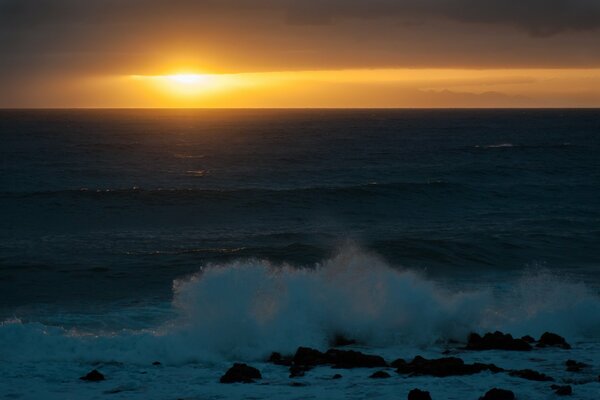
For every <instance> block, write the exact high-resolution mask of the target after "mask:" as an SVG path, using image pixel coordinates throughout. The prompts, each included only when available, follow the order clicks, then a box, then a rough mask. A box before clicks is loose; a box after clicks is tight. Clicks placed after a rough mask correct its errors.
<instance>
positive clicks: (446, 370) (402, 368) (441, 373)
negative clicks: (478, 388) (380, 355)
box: [394, 356, 503, 377]
mask: <svg viewBox="0 0 600 400" xmlns="http://www.w3.org/2000/svg"><path fill="white" fill-rule="evenodd" d="M394 365H395V366H396V368H397V372H398V373H399V374H412V375H430V376H436V377H445V376H453V375H472V374H477V373H479V372H482V371H491V372H494V373H496V372H501V371H503V369H502V368H499V367H497V366H495V365H494V364H481V363H474V364H465V362H464V361H463V360H461V359H460V358H457V357H444V358H438V359H433V360H427V359H425V358H423V357H421V356H416V357H415V358H414V359H413V360H412V361H411V362H410V363H407V362H406V361H404V360H401V359H399V360H396V361H394Z"/></svg>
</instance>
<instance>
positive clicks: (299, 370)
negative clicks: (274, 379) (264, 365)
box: [290, 365, 312, 378]
mask: <svg viewBox="0 0 600 400" xmlns="http://www.w3.org/2000/svg"><path fill="white" fill-rule="evenodd" d="M311 368H312V367H310V366H306V365H292V366H291V367H290V378H299V377H301V376H304V374H306V372H308V371H310V369H311Z"/></svg>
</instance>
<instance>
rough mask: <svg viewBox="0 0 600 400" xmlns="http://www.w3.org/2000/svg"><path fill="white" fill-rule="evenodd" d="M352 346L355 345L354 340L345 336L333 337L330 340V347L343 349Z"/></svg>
mask: <svg viewBox="0 0 600 400" xmlns="http://www.w3.org/2000/svg"><path fill="white" fill-rule="evenodd" d="M353 344H356V340H353V339H348V338H347V337H346V336H344V335H341V334H337V335H335V336H334V337H333V340H331V346H332V347H344V346H350V345H353Z"/></svg>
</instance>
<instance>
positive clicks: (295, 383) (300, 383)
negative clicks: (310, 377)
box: [290, 382, 308, 387]
mask: <svg viewBox="0 0 600 400" xmlns="http://www.w3.org/2000/svg"><path fill="white" fill-rule="evenodd" d="M290 386H292V387H303V386H308V383H303V382H292V383H290Z"/></svg>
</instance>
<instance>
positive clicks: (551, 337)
mask: <svg viewBox="0 0 600 400" xmlns="http://www.w3.org/2000/svg"><path fill="white" fill-rule="evenodd" d="M536 347H560V348H561V349H570V348H571V345H570V344H569V343H567V341H566V340H565V338H564V337H562V336H559V335H557V334H556V333H551V332H545V333H544V334H543V335H542V336H541V337H540V340H538V343H537V345H536Z"/></svg>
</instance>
